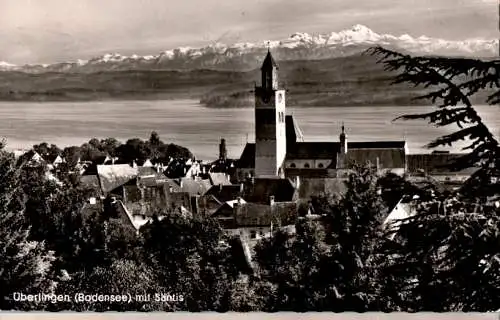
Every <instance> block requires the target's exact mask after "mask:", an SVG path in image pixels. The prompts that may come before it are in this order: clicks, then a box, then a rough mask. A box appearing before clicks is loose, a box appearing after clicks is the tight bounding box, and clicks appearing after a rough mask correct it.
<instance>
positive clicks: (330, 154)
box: [237, 141, 406, 168]
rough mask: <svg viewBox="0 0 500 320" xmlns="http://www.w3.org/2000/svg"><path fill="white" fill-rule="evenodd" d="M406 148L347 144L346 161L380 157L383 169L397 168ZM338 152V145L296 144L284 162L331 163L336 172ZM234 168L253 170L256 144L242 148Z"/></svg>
mask: <svg viewBox="0 0 500 320" xmlns="http://www.w3.org/2000/svg"><path fill="white" fill-rule="evenodd" d="M405 144H406V142H405V141H367V142H348V143H347V154H348V155H349V154H352V155H350V156H349V157H350V158H351V159H352V160H355V161H356V162H359V163H361V164H365V162H366V161H367V160H370V161H371V162H372V163H373V164H375V163H376V158H377V157H379V161H380V164H381V166H383V167H384V168H399V167H400V166H401V164H404V161H405V159H404V158H405V149H404V147H405ZM339 152H340V143H339V142H297V143H291V144H288V146H287V150H286V159H287V160H306V159H318V160H320V159H323V160H332V161H333V163H332V166H331V167H332V168H336V164H337V162H336V161H337V154H338V153H339ZM237 166H238V168H254V167H255V143H247V144H246V145H245V148H244V149H243V152H242V153H241V157H240V159H239V160H238V164H237ZM401 167H404V166H401Z"/></svg>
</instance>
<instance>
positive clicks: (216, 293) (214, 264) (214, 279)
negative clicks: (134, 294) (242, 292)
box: [143, 212, 237, 311]
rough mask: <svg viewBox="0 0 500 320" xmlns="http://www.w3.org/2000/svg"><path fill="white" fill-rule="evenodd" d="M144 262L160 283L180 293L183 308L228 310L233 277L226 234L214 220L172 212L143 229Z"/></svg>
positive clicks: (181, 307) (235, 274) (233, 272)
mask: <svg viewBox="0 0 500 320" xmlns="http://www.w3.org/2000/svg"><path fill="white" fill-rule="evenodd" d="M143 234H144V241H145V242H144V247H143V248H144V250H145V252H146V253H147V255H146V261H147V263H148V265H150V266H152V267H153V268H154V270H156V272H158V279H159V283H158V284H159V285H160V286H163V287H168V288H170V292H177V293H182V294H184V296H185V300H184V301H183V302H182V303H179V304H177V305H176V307H177V308H179V309H180V310H185V311H210V310H212V311H215V310H216V311H228V310H227V309H228V299H229V297H228V292H229V287H230V284H231V283H232V282H233V281H234V280H235V279H236V276H237V273H236V272H235V270H234V262H233V261H232V260H231V255H230V251H229V250H228V249H227V248H225V247H224V246H221V241H224V239H225V235H224V233H223V231H222V230H221V228H220V227H219V225H218V224H217V222H215V221H213V220H210V219H206V218H203V217H198V216H195V217H189V216H184V215H182V214H180V213H177V212H174V213H171V214H168V215H167V216H166V217H164V218H163V219H162V220H161V221H158V220H155V221H154V222H153V223H152V224H151V225H150V226H148V227H146V228H145V229H144V230H143Z"/></svg>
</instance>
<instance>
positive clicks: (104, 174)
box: [96, 164, 138, 197]
mask: <svg viewBox="0 0 500 320" xmlns="http://www.w3.org/2000/svg"><path fill="white" fill-rule="evenodd" d="M96 168H97V175H98V177H99V182H100V185H101V190H102V192H103V194H104V195H107V194H109V193H113V194H115V195H120V196H122V197H123V190H122V189H120V188H122V187H123V185H125V184H126V183H129V182H131V181H132V180H134V179H135V178H136V177H137V176H138V169H137V168H133V167H131V166H130V165H128V164H115V165H97V166H96Z"/></svg>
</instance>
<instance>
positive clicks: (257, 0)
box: [0, 0, 500, 64]
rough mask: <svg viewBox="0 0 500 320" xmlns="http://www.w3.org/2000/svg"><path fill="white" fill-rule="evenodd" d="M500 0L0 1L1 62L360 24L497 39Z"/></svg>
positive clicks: (150, 49) (142, 50)
mask: <svg viewBox="0 0 500 320" xmlns="http://www.w3.org/2000/svg"><path fill="white" fill-rule="evenodd" d="M497 1H498V0H179V1H176V2H174V1H172V0H0V61H6V62H10V63H14V64H24V63H53V62H61V61H75V60H77V59H89V58H91V57H95V56H99V55H102V54H104V53H112V52H118V53H121V54H124V55H131V54H139V55H144V54H158V53H159V52H161V51H163V50H168V49H173V48H176V47H179V46H192V47H198V46H204V45H208V44H210V43H213V42H215V41H219V42H222V43H234V42H252V41H263V40H279V39H283V38H287V37H288V36H289V35H291V34H292V33H294V32H307V33H311V34H312V33H329V32H332V31H336V32H337V31H340V30H343V29H346V28H350V27H351V26H353V25H355V24H363V25H366V26H367V27H369V28H370V29H372V30H373V31H375V32H377V33H390V34H393V35H396V36H399V35H401V34H405V33H407V34H409V35H411V36H414V37H418V36H421V35H426V36H429V37H438V38H444V39H448V40H465V39H470V38H485V39H498V38H499V36H500V34H499V23H498V10H499V8H498V2H497Z"/></svg>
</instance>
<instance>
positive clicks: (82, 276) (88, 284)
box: [57, 259, 184, 312]
mask: <svg viewBox="0 0 500 320" xmlns="http://www.w3.org/2000/svg"><path fill="white" fill-rule="evenodd" d="M157 283H158V279H157V273H156V272H155V270H153V269H152V268H151V267H148V266H146V265H144V264H142V263H141V262H137V261H134V260H127V259H119V260H115V261H113V263H112V264H111V265H110V266H97V267H95V268H91V269H90V268H89V269H82V270H81V271H78V272H77V273H74V274H73V275H72V277H71V279H69V280H67V281H64V282H62V283H61V284H60V285H59V287H58V290H57V293H58V294H69V295H70V296H73V295H74V294H75V293H81V294H86V295H95V294H107V295H127V296H128V295H130V296H129V297H127V301H126V302H122V301H119V302H113V301H95V302H91V301H88V302H84V303H81V302H80V303H79V302H71V303H64V304H58V305H57V308H58V309H59V310H72V311H94V312H105V311H175V310H176V302H175V301H174V302H172V301H171V302H167V301H160V300H158V299H155V295H156V294H160V293H171V294H173V292H171V291H170V288H164V287H160V286H159V285H158V284H157ZM180 294H182V293H180ZM138 296H140V297H141V298H142V299H141V298H138ZM148 296H149V298H148ZM128 298H131V299H130V302H128ZM176 298H179V297H176ZM182 298H184V297H182Z"/></svg>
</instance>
